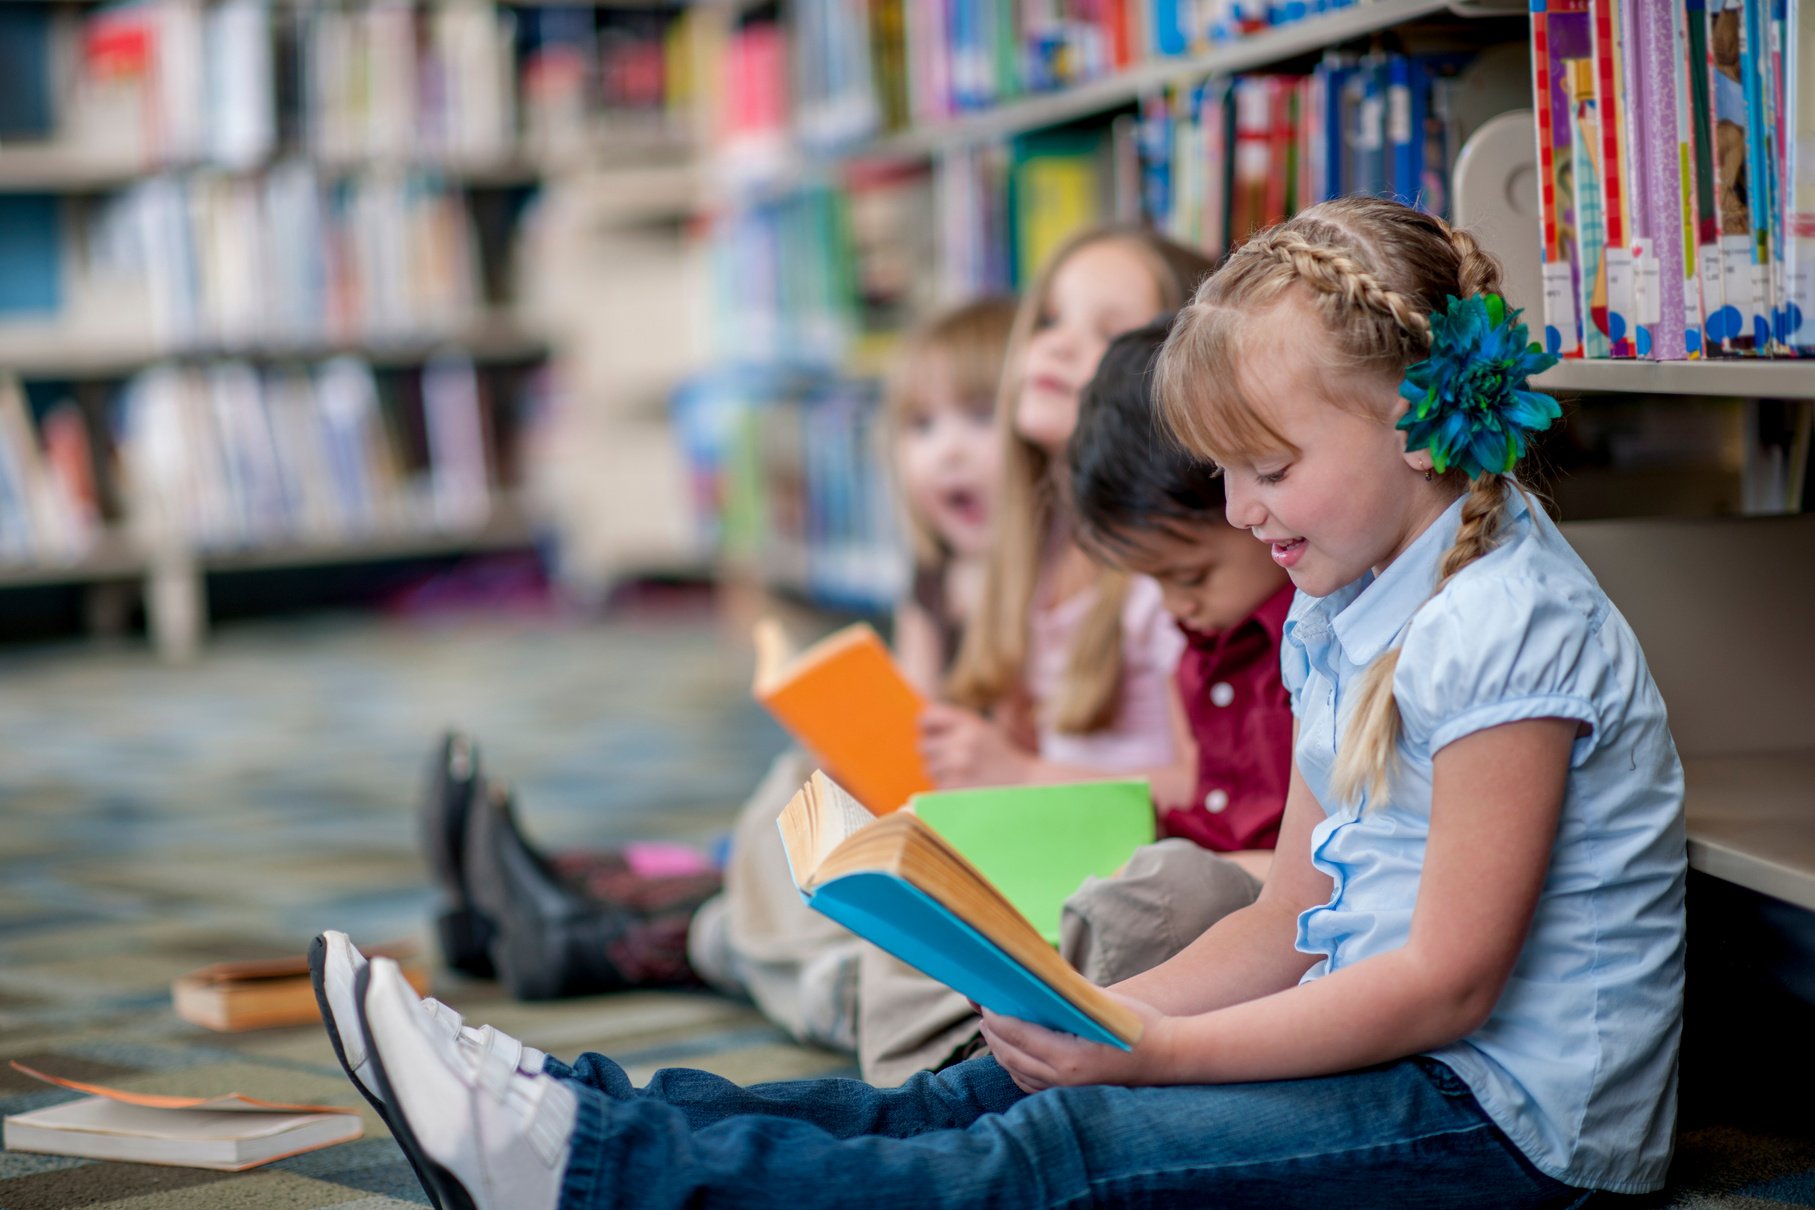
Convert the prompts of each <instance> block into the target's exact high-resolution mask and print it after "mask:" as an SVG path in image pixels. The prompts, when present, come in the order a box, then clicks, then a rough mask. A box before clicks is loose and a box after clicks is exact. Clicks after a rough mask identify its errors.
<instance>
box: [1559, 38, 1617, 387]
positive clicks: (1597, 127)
mask: <svg viewBox="0 0 1815 1210" xmlns="http://www.w3.org/2000/svg"><path fill="white" fill-rule="evenodd" d="M1568 77H1569V103H1570V113H1571V115H1572V116H1573V119H1574V121H1575V130H1574V132H1573V133H1574V136H1575V141H1574V143H1573V144H1572V147H1571V158H1572V160H1573V162H1574V172H1573V173H1572V174H1571V175H1572V177H1573V182H1574V185H1575V214H1576V264H1577V266H1579V270H1580V271H1579V275H1578V278H1577V280H1578V281H1579V283H1580V288H1581V295H1580V300H1579V301H1580V304H1581V306H1580V314H1581V316H1582V353H1583V355H1584V356H1586V357H1607V356H1608V355H1609V353H1610V342H1609V341H1608V338H1607V267H1606V265H1605V263H1604V258H1605V256H1606V253H1607V226H1606V223H1605V222H1604V220H1603V218H1602V212H1601V178H1600V168H1599V165H1600V162H1601V161H1600V155H1599V154H1598V148H1599V146H1600V139H1601V120H1600V114H1599V110H1598V108H1597V105H1596V100H1595V86H1594V81H1595V68H1594V63H1593V61H1592V60H1590V59H1573V60H1570V61H1569V62H1568Z"/></svg>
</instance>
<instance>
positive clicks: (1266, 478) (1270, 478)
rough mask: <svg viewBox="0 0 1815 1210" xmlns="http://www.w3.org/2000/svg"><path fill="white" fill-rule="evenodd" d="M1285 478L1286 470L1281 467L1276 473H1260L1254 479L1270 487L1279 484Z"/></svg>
mask: <svg viewBox="0 0 1815 1210" xmlns="http://www.w3.org/2000/svg"><path fill="white" fill-rule="evenodd" d="M1285 477H1286V468H1285V467H1283V466H1282V467H1280V468H1279V469H1278V470H1276V471H1268V472H1266V473H1264V474H1263V473H1260V472H1256V473H1255V475H1254V478H1255V479H1256V480H1257V481H1259V482H1261V483H1265V484H1268V485H1269V486H1270V485H1272V484H1275V483H1278V482H1279V481H1280V480H1281V479H1284V478H1285Z"/></svg>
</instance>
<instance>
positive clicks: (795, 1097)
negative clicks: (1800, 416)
mask: <svg viewBox="0 0 1815 1210" xmlns="http://www.w3.org/2000/svg"><path fill="white" fill-rule="evenodd" d="M1498 277H1499V274H1498V268H1497V266H1496V265H1495V263H1494V262H1493V260H1492V259H1491V258H1490V257H1488V256H1486V255H1484V254H1483V253H1482V252H1481V251H1480V249H1478V248H1477V247H1476V246H1475V242H1474V240H1472V239H1471V238H1469V236H1468V235H1467V234H1466V233H1464V232H1460V231H1456V230H1452V229H1451V228H1450V227H1448V226H1447V225H1446V224H1444V223H1443V222H1441V221H1440V220H1438V219H1435V218H1432V217H1430V216H1428V215H1424V214H1420V213H1418V212H1417V211H1414V210H1412V209H1410V208H1408V207H1405V206H1401V205H1398V204H1397V203H1392V202H1385V201H1378V200H1373V199H1343V200H1340V201H1335V202H1327V203H1324V204H1322V205H1319V206H1316V207H1313V208H1312V209H1310V210H1307V211H1305V212H1304V213H1302V214H1300V215H1299V216H1298V217H1296V218H1294V219H1292V220H1290V221H1289V222H1287V223H1285V224H1282V225H1281V226H1279V227H1276V228H1273V229H1271V230H1268V231H1265V232H1262V233H1261V234H1259V235H1257V236H1256V237H1255V238H1253V239H1252V240H1250V241H1249V242H1248V243H1247V244H1246V245H1244V246H1243V247H1242V248H1240V249H1238V250H1237V251H1236V252H1235V253H1234V254H1232V255H1231V257H1230V258H1229V260H1228V262H1227V263H1226V264H1225V265H1224V266H1223V267H1222V268H1221V269H1219V270H1218V271H1217V272H1216V273H1215V274H1213V275H1212V276H1211V277H1210V278H1209V279H1207V280H1206V282H1205V283H1204V284H1203V285H1202V286H1201V287H1200V288H1199V289H1198V291H1197V294H1196V297H1195V299H1194V300H1193V301H1192V303H1191V304H1190V305H1189V306H1188V307H1187V308H1186V309H1185V311H1184V312H1183V313H1182V314H1181V315H1180V317H1179V319H1178V320H1177V322H1176V323H1175V325H1174V327H1173V329H1172V332H1171V334H1170V336H1169V337H1168V339H1167V342H1166V344H1165V346H1164V348H1163V350H1162V353H1161V357H1160V360H1159V363H1158V366H1157V368H1156V371H1155V373H1156V385H1157V388H1158V392H1159V395H1160V398H1161V401H1162V406H1163V408H1164V410H1165V412H1166V414H1167V422H1168V424H1169V426H1170V428H1171V429H1172V431H1173V432H1174V433H1175V434H1176V435H1177V436H1178V437H1179V438H1180V440H1181V441H1182V442H1183V444H1184V445H1185V446H1186V447H1187V449H1189V450H1190V451H1191V452H1193V453H1196V454H1199V455H1201V456H1205V457H1208V458H1211V459H1214V460H1215V461H1216V462H1217V463H1218V464H1219V465H1220V466H1221V468H1222V473H1223V476H1224V493H1225V497H1226V502H1227V504H1226V511H1227V515H1228V519H1229V520H1230V521H1231V522H1232V523H1233V524H1234V525H1236V526H1237V527H1238V528H1242V529H1247V530H1249V531H1251V532H1252V533H1253V534H1254V536H1255V537H1256V538H1258V539H1260V540H1261V541H1263V542H1265V543H1267V544H1268V546H1269V548H1270V550H1271V554H1272V557H1273V559H1274V560H1275V561H1276V562H1277V563H1278V564H1279V565H1280V566H1282V567H1284V568H1285V570H1286V572H1287V574H1288V575H1289V576H1290V578H1291V579H1292V581H1293V582H1294V583H1295V584H1296V585H1297V588H1298V590H1299V591H1298V595H1297V597H1296V599H1295V601H1294V603H1293V606H1292V609H1291V611H1290V613H1289V615H1288V619H1287V622H1286V629H1285V634H1284V640H1283V642H1282V673H1283V679H1284V682H1285V685H1286V688H1287V690H1288V691H1289V693H1290V695H1291V698H1292V709H1293V713H1294V715H1295V716H1296V719H1297V737H1296V741H1295V746H1294V753H1293V771H1292V777H1291V783H1290V788H1289V790H1288V792H1287V800H1286V808H1285V816H1284V819H1283V822H1282V825H1281V829H1280V837H1279V845H1278V849H1277V853H1276V857H1275V860H1274V863H1273V866H1272V869H1271V871H1270V872H1269V875H1268V877H1267V880H1266V882H1265V884H1264V886H1263V888H1262V890H1261V893H1260V897H1259V898H1258V899H1257V900H1256V901H1255V902H1254V903H1253V904H1252V906H1249V907H1246V908H1243V909H1240V910H1238V911H1236V912H1234V913H1232V914H1230V915H1228V916H1225V917H1224V918H1223V919H1222V920H1221V921H1220V922H1218V923H1217V924H1215V925H1214V926H1212V927H1211V928H1210V929H1209V930H1208V931H1207V932H1205V933H1204V934H1203V935H1202V936H1201V937H1199V938H1198V939H1197V940H1196V941H1195V942H1193V943H1192V944H1191V945H1190V946H1188V947H1187V948H1186V949H1185V950H1183V951H1182V952H1181V953H1179V954H1178V955H1177V956H1176V957H1174V958H1172V959H1171V960H1169V961H1167V962H1165V963H1163V964H1162V965H1160V966H1157V967H1155V968H1153V969H1152V970H1150V971H1148V972H1146V973H1145V974H1142V975H1138V976H1136V977H1134V978H1132V979H1129V980H1127V981H1125V982H1123V983H1120V984H1117V985H1116V987H1115V989H1114V991H1115V992H1116V993H1117V994H1119V995H1121V996H1122V997H1123V998H1124V999H1125V1001H1126V1002H1127V1003H1128V1004H1129V1006H1130V1007H1131V1008H1132V1009H1133V1010H1134V1012H1135V1013H1136V1014H1137V1015H1138V1016H1139V1017H1140V1019H1141V1021H1142V1024H1143V1032H1142V1034H1141V1037H1140V1038H1139V1040H1138V1041H1137V1042H1135V1043H1134V1045H1133V1046H1132V1047H1130V1048H1129V1049H1126V1050H1122V1049H1116V1048H1113V1047H1108V1046H1101V1045H1097V1044H1094V1043H1089V1042H1085V1041H1082V1040H1080V1039H1078V1038H1074V1037H1071V1036H1069V1035H1063V1034H1058V1033H1053V1032H1051V1031H1048V1030H1045V1029H1043V1028H1041V1027H1039V1026H1037V1025H1033V1024H1030V1023H1027V1022H1023V1021H1017V1020H1012V1019H1008V1018H1004V1017H1001V1016H999V1015H996V1014H993V1013H989V1012H987V1011H986V1012H985V1014H984V1033H985V1036H986V1037H987V1039H988V1041H989V1043H990V1046H991V1051H992V1053H991V1054H990V1055H988V1056H984V1057H980V1058H975V1059H971V1060H969V1061H967V1062H964V1063H960V1064H958V1065H956V1066H953V1067H949V1068H947V1069H945V1070H943V1071H941V1072H938V1073H936V1074H933V1073H925V1074H922V1075H919V1076H916V1077H914V1078H913V1079H912V1080H910V1081H909V1082H908V1083H907V1084H906V1085H904V1086H903V1087H901V1088H899V1089H889V1090H881V1089H873V1088H869V1087H868V1086H866V1085H863V1084H859V1083H856V1082H854V1081H841V1080H807V1081H796V1082H791V1083H782V1084H767V1085H760V1086H757V1087H754V1088H749V1089H742V1088H738V1087H737V1086H735V1085H733V1084H730V1083H729V1082H727V1081H724V1080H720V1079H718V1078H717V1077H713V1076H710V1075H706V1074H705V1073H701V1072H662V1073H658V1074H657V1075H656V1076H655V1077H654V1078H653V1079H652V1080H651V1082H650V1083H649V1085H648V1086H646V1087H645V1088H643V1089H640V1090H639V1089H636V1088H634V1087H633V1086H632V1085H631V1084H630V1081H629V1079H628V1078H627V1077H626V1076H625V1074H624V1072H623V1070H622V1069H621V1068H619V1067H618V1066H617V1065H616V1064H614V1063H612V1062H611V1061H610V1060H609V1059H606V1058H603V1057H602V1056H598V1055H587V1056H583V1057H582V1058H581V1059H579V1060H578V1061H577V1062H576V1063H575V1065H574V1066H572V1067H569V1066H568V1065H566V1064H564V1063H561V1062H559V1061H557V1060H554V1059H549V1060H548V1061H547V1062H546V1064H545V1065H544V1066H543V1067H542V1068H541V1070H540V1071H538V1072H536V1073H535V1074H533V1075H532V1074H526V1073H525V1072H524V1071H523V1070H522V1065H521V1064H518V1065H516V1066H512V1063H513V1061H514V1060H513V1056H514V1055H515V1054H516V1053H517V1052H516V1049H515V1048H513V1047H512V1046H510V1045H508V1044H506V1043H500V1042H499V1041H498V1040H497V1039H496V1038H495V1037H494V1038H493V1040H492V1043H491V1045H490V1046H488V1047H486V1048H483V1049H485V1050H486V1054H485V1055H484V1056H482V1057H479V1058H473V1057H472V1056H471V1055H470V1054H469V1052H468V1050H466V1049H462V1047H461V1046H460V1045H459V1043H458V1041H457V1040H454V1041H449V1040H447V1038H448V1036H449V1035H448V1031H447V1030H446V1029H438V1028H437V1026H436V1024H435V1018H433V1017H432V1016H431V1015H426V1014H424V1012H423V1011H422V1009H421V1008H420V1007H419V1004H418V1002H417V1001H416V1000H415V998H414V996H413V994H411V993H410V992H409V990H408V985H407V983H405V982H404V980H403V978H402V976H401V974H400V973H398V971H397V969H396V967H395V964H392V963H389V962H388V961H387V960H384V959H378V960H374V962H373V963H372V964H371V967H370V969H369V971H367V972H362V973H361V975H360V977H359V978H358V979H356V980H352V982H353V984H354V990H355V992H356V993H357V994H356V996H355V997H354V999H355V1000H356V1001H357V1004H358V1019H357V1021H356V1022H340V1021H337V1022H336V1024H337V1025H338V1027H339V1029H340V1032H341V1034H342V1035H343V1036H344V1035H345V1034H346V1033H347V1031H348V1030H349V1029H357V1030H359V1031H360V1034H359V1035H358V1036H360V1037H362V1038H363V1040H364V1041H366V1042H367V1043H368V1044H369V1045H368V1048H367V1050H368V1053H369V1055H370V1058H371V1062H372V1064H373V1067H374V1069H375V1074H376V1075H377V1077H378V1083H379V1084H380V1085H381V1087H382V1090H383V1092H384V1094H385V1096H386V1097H387V1098H388V1099H389V1100H391V1101H393V1102H394V1103H395V1104H394V1109H395V1113H394V1114H393V1116H394V1117H395V1118H396V1120H397V1122H398V1123H399V1124H400V1125H399V1126H398V1128H397V1129H395V1130H394V1133H395V1134H396V1136H397V1138H398V1140H399V1142H400V1143H401V1144H402V1145H403V1146H404V1148H405V1150H406V1151H407V1152H408V1153H409V1154H410V1156H411V1158H412V1159H413V1160H414V1161H415V1162H416V1165H417V1168H418V1170H419V1171H421V1172H422V1173H424V1179H425V1181H426V1182H427V1183H429V1184H430V1185H431V1188H432V1190H433V1191H434V1192H435V1193H436V1194H437V1196H438V1197H440V1198H441V1199H442V1204H462V1205H477V1206H480V1207H487V1206H500V1205H504V1204H507V1202H508V1204H510V1205H512V1206H521V1207H549V1206H556V1205H559V1206H563V1207H570V1208H571V1207H593V1206H607V1205H633V1204H634V1205H637V1206H678V1205H682V1204H695V1203H716V1202H719V1201H723V1202H724V1203H726V1204H731V1203H732V1202H735V1203H736V1204H738V1205H748V1206H775V1207H781V1206H787V1207H790V1208H798V1210H804V1208H807V1207H816V1206H838V1205H848V1204H852V1203H853V1202H856V1201H858V1200H865V1201H869V1202H874V1203H875V1204H886V1205H902V1206H948V1205H949V1206H970V1205H990V1206H1009V1207H1019V1206H1084V1205H1093V1206H1109V1205H1143V1206H1152V1205H1163V1206H1173V1205H1176V1206H1265V1207H1275V1206H1326V1205H1341V1206H1367V1207H1375V1206H1377V1207H1394V1208H1396V1210H1397V1208H1399V1207H1405V1206H1414V1205H1415V1206H1493V1207H1496V1208H1499V1207H1520V1206H1530V1207H1539V1206H1544V1207H1549V1206H1556V1207H1562V1206H1576V1205H1580V1204H1582V1203H1584V1202H1586V1201H1587V1200H1588V1199H1589V1198H1590V1197H1591V1196H1592V1195H1593V1193H1594V1191H1596V1190H1612V1191H1618V1192H1622V1193H1642V1192H1647V1191H1650V1190H1654V1189H1656V1188H1658V1187H1659V1186H1660V1185H1662V1183H1663V1180H1664V1173H1665V1169H1666V1167H1667V1165H1668V1162H1669V1158H1670V1148H1671V1134H1672V1129H1673V1126H1674V1118H1675V1101H1676V1046H1677V1039H1678V1034H1679V1024H1680V1014H1681V1001H1682V957H1683V933H1682V924H1683V914H1682V913H1683V878H1684V867H1685V862H1684V850H1683V826H1682V773H1681V767H1680V765H1679V764H1678V762H1677V758H1676V751H1675V747H1674V745H1673V744H1672V743H1671V739H1670V733H1669V730H1668V728H1667V726H1666V724H1665V717H1664V705H1663V702H1662V701H1661V700H1660V698H1659V696H1658V693H1657V689H1656V687H1655V685H1654V684H1653V683H1652V680H1651V676H1650V673H1649V672H1648V671H1647V669H1646V666H1645V659H1644V655H1643V653H1642V652H1641V651H1640V650H1639V646H1638V643H1637V641H1636V640H1635V639H1634V637H1633V635H1632V631H1631V630H1630V629H1629V628H1628V627H1627V625H1626V623H1625V621H1624V620H1623V619H1622V618H1621V617H1620V615H1619V612H1618V611H1617V610H1615V609H1614V608H1613V606H1612V605H1611V604H1610V603H1609V602H1608V600H1607V598H1606V596H1605V595H1603V594H1602V592H1601V590H1600V588H1599V587H1598V586H1597V585H1596V584H1595V581H1594V578H1593V577H1592V576H1591V575H1590V574H1589V573H1588V571H1587V569H1586V568H1585V567H1584V566H1583V564H1582V563H1581V561H1580V560H1579V559H1577V558H1576V556H1575V554H1574V553H1573V552H1572V551H1571V550H1570V549H1569V546H1568V544H1567V543H1566V542H1565V541H1564V540H1563V538H1562V537H1561V536H1560V535H1559V534H1558V532H1557V529H1556V527H1555V526H1554V525H1552V523H1551V522H1550V520H1549V519H1548V518H1547V517H1545V516H1544V514H1543V512H1542V511H1541V510H1539V509H1537V508H1535V507H1533V506H1532V505H1531V504H1530V503H1529V501H1528V499H1527V497H1526V495H1525V493H1524V492H1523V491H1522V490H1521V489H1520V487H1519V485H1518V483H1517V481H1516V480H1515V479H1514V478H1513V477H1512V472H1513V470H1514V469H1515V468H1516V466H1517V463H1518V460H1519V457H1520V456H1521V455H1522V454H1523V452H1524V450H1525V446H1526V441H1527V438H1528V436H1529V434H1531V433H1532V432H1534V431H1536V430H1539V429H1542V428H1543V427H1545V426H1546V425H1547V424H1548V423H1549V422H1550V421H1551V420H1552V419H1554V418H1555V416H1556V413H1557V408H1556V404H1555V403H1554V402H1553V401H1551V400H1550V399H1548V398H1547V397H1545V396H1542V395H1537V394H1534V393H1532V392H1530V391H1528V390H1526V389H1525V378H1526V377H1527V376H1528V375H1529V374H1531V373H1533V372H1535V371H1536V370H1538V369H1541V368H1543V367H1544V365H1546V364H1547V363H1548V360H1549V359H1548V358H1547V357H1546V356H1545V355H1543V354H1540V353H1538V352H1536V347H1535V346H1528V344H1527V341H1526V336H1525V329H1524V327H1523V326H1522V325H1520V324H1518V323H1517V313H1516V312H1514V313H1509V312H1507V310H1506V308H1505V305H1504V303H1502V302H1501V300H1500V299H1499V297H1498V295H1497V294H1495V293H1494V290H1495V289H1496V287H1497V284H1498ZM475 1144H477V1145H476V1146H475ZM494 1191H508V1195H507V1194H506V1193H505V1192H494Z"/></svg>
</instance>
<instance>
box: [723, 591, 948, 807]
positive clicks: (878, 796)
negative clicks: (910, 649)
mask: <svg viewBox="0 0 1815 1210" xmlns="http://www.w3.org/2000/svg"><path fill="white" fill-rule="evenodd" d="M755 693H756V700H757V701H759V702H761V703H762V704H763V706H764V707H765V708H766V709H767V710H768V711H769V713H770V714H772V715H774V716H775V721H776V722H778V723H780V724H781V725H782V726H783V727H785V728H786V729H787V730H788V733H789V734H791V735H792V736H793V737H794V738H795V739H796V740H798V741H800V744H801V746H802V747H803V748H805V749H806V750H807V751H809V752H811V753H812V754H813V758H814V759H815V760H817V761H818V762H819V763H820V764H822V765H824V766H825V767H826V769H827V770H828V771H829V772H830V773H831V775H832V776H833V777H834V778H836V779H837V781H838V784H839V785H841V786H843V787H845V788H846V789H847V790H848V791H850V793H851V794H852V795H853V796H854V797H855V798H856V799H857V801H859V802H861V803H862V804H863V805H864V806H865V807H866V808H868V809H869V811H870V812H871V813H872V814H875V815H886V814H887V813H889V812H890V811H893V810H895V809H896V808H897V807H899V806H901V805H903V804H904V803H906V802H907V800H908V799H909V798H911V797H912V796H913V795H915V794H919V793H920V792H921V791H923V790H931V789H932V788H933V780H932V778H930V777H928V776H927V775H926V766H925V764H924V763H922V762H921V759H920V747H919V735H918V731H917V726H918V722H919V718H920V712H921V711H922V710H923V709H925V707H926V699H924V698H923V697H921V696H920V693H919V691H918V690H916V689H915V688H914V687H913V686H912V685H910V684H908V681H907V678H906V677H904V676H902V675H901V669H900V668H898V667H897V666H896V664H895V660H894V657H892V656H891V655H890V654H889V649H888V648H887V647H885V646H883V643H882V639H881V638H879V637H878V636H877V634H876V632H875V631H874V630H872V629H871V628H870V627H869V626H867V625H865V624H864V623H862V622H859V623H857V624H856V625H853V626H847V627H845V628H844V629H843V630H840V631H838V632H837V633H836V634H832V635H828V636H827V637H826V638H824V639H821V640H820V641H819V642H817V643H815V644H814V645H813V646H811V647H809V648H807V649H806V650H805V651H802V652H799V653H794V652H792V651H791V650H790V649H789V646H788V640H787V637H786V636H785V635H784V634H783V633H782V630H781V626H780V625H779V624H778V623H776V622H775V621H774V620H773V619H769V618H765V619H763V620H762V621H761V622H759V623H757V626H756V685H755Z"/></svg>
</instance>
